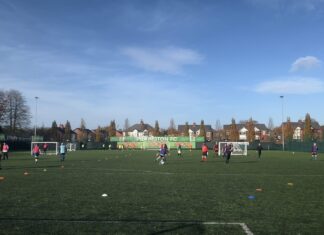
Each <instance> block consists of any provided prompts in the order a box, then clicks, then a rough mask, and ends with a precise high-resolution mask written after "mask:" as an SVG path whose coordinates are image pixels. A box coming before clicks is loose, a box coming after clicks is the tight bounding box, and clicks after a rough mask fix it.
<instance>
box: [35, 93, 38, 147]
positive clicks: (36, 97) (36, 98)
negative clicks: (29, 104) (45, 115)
mask: <svg viewBox="0 0 324 235" xmlns="http://www.w3.org/2000/svg"><path fill="white" fill-rule="evenodd" d="M38 99H39V97H38V96H35V141H36V136H37V131H36V129H37V100H38Z"/></svg>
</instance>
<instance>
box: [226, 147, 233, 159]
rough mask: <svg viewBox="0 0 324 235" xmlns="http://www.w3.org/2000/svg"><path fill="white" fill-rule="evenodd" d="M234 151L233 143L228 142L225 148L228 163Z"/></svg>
mask: <svg viewBox="0 0 324 235" xmlns="http://www.w3.org/2000/svg"><path fill="white" fill-rule="evenodd" d="M232 152H233V145H232V144H227V145H226V149H225V158H226V161H225V162H226V164H228V163H229V160H230V158H231V154H232Z"/></svg>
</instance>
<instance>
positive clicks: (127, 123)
mask: <svg viewBox="0 0 324 235" xmlns="http://www.w3.org/2000/svg"><path fill="white" fill-rule="evenodd" d="M128 128H129V121H128V118H126V119H125V124H124V131H125V135H126V136H128V132H127V130H128Z"/></svg>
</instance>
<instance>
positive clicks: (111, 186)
mask: <svg viewBox="0 0 324 235" xmlns="http://www.w3.org/2000/svg"><path fill="white" fill-rule="evenodd" d="M155 154H156V151H140V150H130V151H126V150H125V151H117V150H110V151H109V150H107V151H76V152H72V153H68V155H67V157H66V160H65V162H64V167H61V164H60V162H59V160H58V157H57V156H46V157H41V159H40V160H39V163H38V164H37V165H35V164H34V160H33V158H32V157H31V156H30V155H29V153H21V152H17V153H16V152H11V153H10V156H9V160H4V161H2V162H1V164H2V170H1V171H0V176H1V177H4V178H1V180H0V225H1V227H0V234H249V232H251V233H250V234H323V233H324V156H323V158H321V156H319V159H318V160H316V161H312V160H311V156H310V154H309V153H295V154H292V153H290V152H280V151H279V152H272V151H264V152H263V154H262V159H261V160H259V159H257V157H256V153H255V152H254V151H251V152H249V154H248V156H247V157H241V156H233V157H232V158H231V160H230V163H229V164H225V163H224V160H223V159H222V158H220V157H215V156H213V153H212V152H210V155H209V157H208V161H207V162H200V158H201V156H200V151H192V152H189V151H184V152H183V157H182V158H179V157H177V156H176V152H175V151H172V152H171V156H169V157H168V160H167V162H166V164H165V165H159V164H158V162H157V161H156V160H155ZM256 189H259V190H261V191H257V190H256ZM102 194H107V197H102ZM206 222H213V223H211V224H206ZM231 223H233V224H231ZM242 224H243V225H246V227H247V228H248V229H249V230H244V229H243V226H241V225H242Z"/></svg>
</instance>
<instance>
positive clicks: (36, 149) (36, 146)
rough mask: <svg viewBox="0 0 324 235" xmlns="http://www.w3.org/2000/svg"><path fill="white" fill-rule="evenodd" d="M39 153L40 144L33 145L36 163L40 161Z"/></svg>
mask: <svg viewBox="0 0 324 235" xmlns="http://www.w3.org/2000/svg"><path fill="white" fill-rule="evenodd" d="M39 153H40V149H39V146H38V144H35V145H34V147H33V156H34V158H35V164H37V162H38V157H39Z"/></svg>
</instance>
